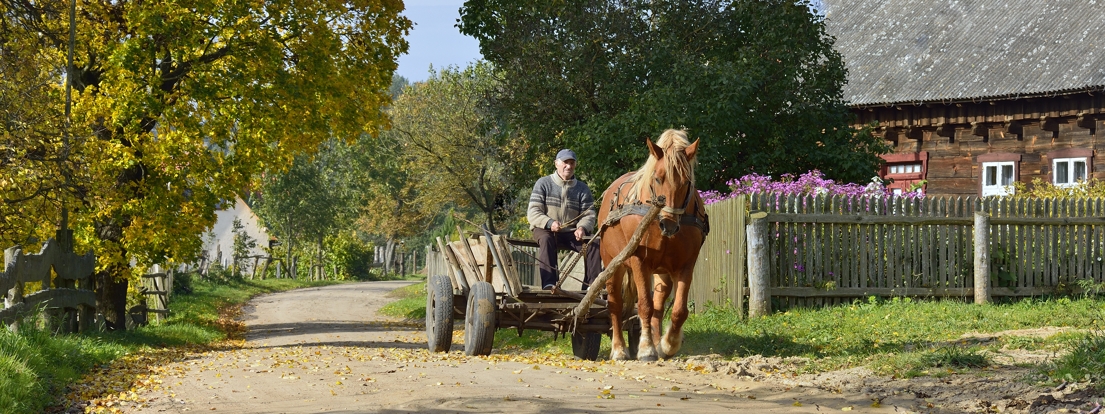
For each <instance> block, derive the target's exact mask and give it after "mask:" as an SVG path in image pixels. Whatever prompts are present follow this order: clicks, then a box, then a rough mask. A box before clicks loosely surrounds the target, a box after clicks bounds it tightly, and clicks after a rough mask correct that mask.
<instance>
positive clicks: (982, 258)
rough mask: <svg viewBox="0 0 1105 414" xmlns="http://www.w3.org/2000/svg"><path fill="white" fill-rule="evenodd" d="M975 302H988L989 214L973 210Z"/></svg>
mask: <svg viewBox="0 0 1105 414" xmlns="http://www.w3.org/2000/svg"><path fill="white" fill-rule="evenodd" d="M975 303H977V304H984V303H990V215H989V214H988V213H985V212H975Z"/></svg>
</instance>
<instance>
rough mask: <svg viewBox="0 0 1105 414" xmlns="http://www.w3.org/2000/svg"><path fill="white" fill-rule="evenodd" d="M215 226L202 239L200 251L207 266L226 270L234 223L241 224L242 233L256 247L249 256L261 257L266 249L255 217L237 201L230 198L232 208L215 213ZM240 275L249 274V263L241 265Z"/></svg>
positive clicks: (230, 257) (266, 237)
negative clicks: (236, 220)
mask: <svg viewBox="0 0 1105 414" xmlns="http://www.w3.org/2000/svg"><path fill="white" fill-rule="evenodd" d="M215 216H216V219H215V226H214V227H212V228H211V230H210V231H208V232H207V233H204V235H203V251H204V253H205V254H206V255H207V263H219V264H221V265H222V266H223V267H228V266H230V265H231V264H232V263H233V261H234V219H235V218H237V219H239V220H241V222H242V230H241V231H244V232H245V233H246V234H247V235H249V237H251V238H252V239H253V240H254V241H255V242H256V243H257V244H256V245H255V246H254V247H253V249H251V250H250V252H249V255H250V256H263V255H265V254H266V253H265V250H264V248H265V247H268V243H269V233H268V231H267V229H265V228H264V227H262V226H261V224H260V220H259V219H258V218H257V215H255V214H253V210H252V209H250V208H249V206H248V205H246V202H245V201H243V200H242V199H241V197H234V207H233V208H231V209H228V210H218V211H216V212H215ZM244 265H245V266H244V268H243V269H242V272H243V273H251V272H253V260H247V261H246V262H245V263H244Z"/></svg>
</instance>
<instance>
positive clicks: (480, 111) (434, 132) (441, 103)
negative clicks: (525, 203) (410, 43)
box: [391, 63, 534, 232]
mask: <svg viewBox="0 0 1105 414" xmlns="http://www.w3.org/2000/svg"><path fill="white" fill-rule="evenodd" d="M501 82H502V79H501V78H500V77H499V76H498V75H497V74H496V72H495V71H494V70H493V69H492V67H491V65H489V64H487V63H476V64H474V65H471V66H469V67H467V68H465V69H463V70H459V69H456V68H445V69H443V70H441V71H437V72H431V74H430V77H429V79H427V80H426V81H425V82H423V83H418V84H415V85H412V86H410V87H408V88H407V89H406V90H405V91H404V93H403V94H402V95H400V96H399V97H398V98H397V99H396V100H395V104H394V106H393V107H392V108H391V116H392V128H393V131H394V133H395V134H396V135H397V138H398V139H399V140H398V143H399V144H400V145H401V146H402V151H403V154H404V155H405V156H406V157H408V159H409V161H408V162H407V163H406V164H405V166H406V167H407V168H408V169H409V171H411V173H412V174H413V175H414V176H415V177H418V180H419V182H418V186H419V188H420V195H421V196H420V197H421V198H420V201H421V202H424V203H427V204H430V205H444V204H446V203H451V204H454V205H457V206H460V207H461V208H473V209H476V210H478V211H480V212H481V213H482V215H483V222H484V223H485V224H486V225H487V227H488V228H489V229H490V230H491V231H492V232H495V231H496V228H498V226H497V224H496V221H502V220H504V219H507V218H509V217H511V216H512V215H513V214H514V213H516V210H517V206H518V204H519V199H520V191H519V190H520V189H521V188H528V185H529V184H530V182H531V180H533V179H534V178H533V177H531V176H528V175H527V174H526V172H527V169H526V167H527V166H528V165H530V162H529V161H530V160H531V156H532V155H531V154H532V153H531V151H530V144H529V141H528V140H526V139H525V137H524V136H522V135H520V134H518V132H517V130H516V129H514V128H512V127H511V126H510V125H509V124H508V123H506V122H505V121H504V120H502V119H501V118H499V117H497V116H496V115H497V114H496V113H495V112H494V111H493V110H492V108H491V107H490V106H489V104H490V97H491V95H492V94H493V93H495V92H496V89H497V88H498V86H499V84H500V83H501ZM526 195H527V196H528V193H527V194H526Z"/></svg>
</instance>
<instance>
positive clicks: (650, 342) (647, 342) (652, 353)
mask: <svg viewBox="0 0 1105 414" xmlns="http://www.w3.org/2000/svg"><path fill="white" fill-rule="evenodd" d="M630 272H631V273H632V274H633V281H634V282H635V283H636V284H637V317H638V318H639V319H640V320H641V339H640V342H639V343H640V345H639V346H638V347H637V360H638V361H655V360H657V356H656V342H655V339H654V334H653V333H652V332H653V330H652V317H653V315H654V314H655V311H654V310H653V309H652V298H650V297H649V293H650V292H652V272H642V271H641V268H640V266H634V267H631V268H630Z"/></svg>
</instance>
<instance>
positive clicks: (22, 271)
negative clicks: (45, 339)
mask: <svg viewBox="0 0 1105 414" xmlns="http://www.w3.org/2000/svg"><path fill="white" fill-rule="evenodd" d="M57 233H58V236H59V237H58V239H49V240H47V241H46V243H45V244H43V245H42V249H41V250H39V252H38V253H37V254H26V253H24V252H23V249H22V248H21V247H19V246H15V247H11V248H8V249H7V250H4V269H3V270H2V271H0V292H4V293H5V297H4V308H3V309H2V310H0V323H3V324H5V325H7V326H8V329H10V330H12V331H18V330H19V322H20V320H21V319H22V318H23V316H24V315H25V313H26V312H28V311H31V310H33V309H37V308H39V307H44V308H45V309H46V312H47V315H46V316H47V324H48V325H47V327H48V328H49V329H51V330H54V329H56V330H60V331H63V332H85V331H87V330H89V329H92V328H93V327H94V323H93V322H94V318H95V314H96V295H95V294H94V293H92V281H91V276H92V272H93V270H95V266H96V259H95V256H94V255H93V254H92V252H89V253H87V254H85V255H83V256H79V255H77V254H75V253H73V251H72V248H71V246H72V242H71V241H70V240H72V235H71V233H70V231H69V230H66V229H64V228H63V229H62V230H59V231H58V232H57ZM58 240H61V241H58ZM54 276H56V277H54ZM35 282H38V283H39V284H38V286H39V287H40V290H38V291H36V292H33V293H28V292H25V291H24V290H25V288H26V285H27V283H35ZM55 323H56V324H57V325H54V324H55Z"/></svg>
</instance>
